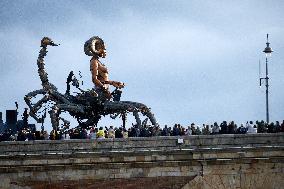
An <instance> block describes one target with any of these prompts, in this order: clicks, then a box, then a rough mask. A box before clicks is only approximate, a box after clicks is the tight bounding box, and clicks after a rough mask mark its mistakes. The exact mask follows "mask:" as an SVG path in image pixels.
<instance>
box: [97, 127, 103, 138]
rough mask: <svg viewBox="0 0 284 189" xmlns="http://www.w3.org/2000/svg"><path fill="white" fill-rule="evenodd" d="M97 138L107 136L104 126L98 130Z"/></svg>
mask: <svg viewBox="0 0 284 189" xmlns="http://www.w3.org/2000/svg"><path fill="white" fill-rule="evenodd" d="M97 138H105V132H104V129H103V127H100V128H99V130H98V132H97Z"/></svg>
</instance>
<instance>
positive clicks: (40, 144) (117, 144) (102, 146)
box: [0, 133, 284, 155]
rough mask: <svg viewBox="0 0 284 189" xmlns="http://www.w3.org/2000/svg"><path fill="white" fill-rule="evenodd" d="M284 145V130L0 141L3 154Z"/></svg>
mask: <svg viewBox="0 0 284 189" xmlns="http://www.w3.org/2000/svg"><path fill="white" fill-rule="evenodd" d="M280 146H282V147H283V146H284V133H261V134H235V135H233V134H224V135H192V136H169V137H162V136H159V137H148V138H141V137H137V138H126V139H96V140H87V139H86V140H81V139H73V140H53V141H50V140H41V141H12V142H0V154H2V155H3V154H19V153H36V154H38V153H40V154H41V153H43V154H44V153H50V152H53V153H56V152H81V151H83V152H89V151H91V152H104V151H105V152H106V151H114V150H115V151H125V150H131V151H141V150H142V151H143V150H172V149H194V150H199V149H208V148H209V149H233V148H250V147H280Z"/></svg>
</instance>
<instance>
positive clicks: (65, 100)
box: [24, 37, 158, 130]
mask: <svg viewBox="0 0 284 189" xmlns="http://www.w3.org/2000/svg"><path fill="white" fill-rule="evenodd" d="M93 42H96V41H93ZM48 46H58V44H55V43H54V42H53V41H52V40H51V39H50V38H48V37H44V38H43V39H42V40H41V47H42V48H41V50H40V51H39V56H38V59H37V66H38V74H39V77H40V80H41V85H42V89H39V90H35V91H32V92H29V93H28V94H27V95H26V96H25V97H24V100H25V102H26V104H27V105H28V107H29V112H30V113H29V115H30V116H31V117H32V118H34V119H35V120H36V121H37V122H38V123H42V122H43V121H44V120H43V118H42V117H40V116H39V114H40V110H42V109H43V108H44V107H46V106H50V110H49V111H48V113H49V114H50V118H51V124H52V127H53V129H54V130H60V126H59V122H60V121H62V122H63V124H64V125H65V126H66V127H65V129H67V128H68V127H69V125H70V122H69V121H68V120H65V119H64V118H62V117H60V115H61V113H63V112H68V113H69V114H70V115H71V116H73V117H74V118H76V119H77V121H78V123H79V125H78V127H80V128H86V129H88V128H89V127H90V126H94V125H97V123H98V122H99V120H100V119H101V117H102V116H107V115H110V117H111V118H113V119H115V118H117V117H118V116H120V117H122V120H123V126H125V122H126V115H127V114H128V113H132V114H133V116H134V117H135V121H136V125H137V126H138V127H141V126H142V125H144V124H146V123H147V121H148V119H149V120H150V122H151V124H152V125H157V124H158V123H157V121H156V119H155V117H154V115H153V114H152V113H151V110H150V108H148V107H147V106H146V105H144V104H142V103H138V102H131V101H120V96H121V93H122V91H121V90H120V89H118V88H116V89H115V90H114V91H113V92H112V93H111V95H112V99H104V98H101V96H100V94H98V92H97V91H96V90H95V89H91V90H87V91H84V90H82V89H81V88H80V87H79V81H78V80H77V79H76V77H75V76H74V73H73V72H72V71H71V72H70V74H69V76H68V78H67V82H66V83H67V89H66V92H65V94H62V93H60V92H58V90H57V88H56V87H55V86H54V85H53V84H51V83H50V82H49V80H48V74H47V73H46V71H45V62H44V58H45V56H46V54H47V52H48V51H47V47H48ZM70 83H72V85H73V86H75V87H76V88H77V89H79V90H80V92H79V93H77V94H76V95H71V94H70ZM38 95H40V96H42V98H41V99H40V100H38V101H37V102H35V103H32V101H33V99H34V98H37V97H38ZM141 115H142V116H143V117H146V119H145V120H144V121H142V120H141V118H140V117H141Z"/></svg>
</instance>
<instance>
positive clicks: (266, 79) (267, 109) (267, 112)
mask: <svg viewBox="0 0 284 189" xmlns="http://www.w3.org/2000/svg"><path fill="white" fill-rule="evenodd" d="M265 62H266V77H265V81H266V84H265V86H266V123H267V124H269V108H268V86H269V85H268V80H269V78H268V64H267V57H266V59H265Z"/></svg>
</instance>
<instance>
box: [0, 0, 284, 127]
mask: <svg viewBox="0 0 284 189" xmlns="http://www.w3.org/2000/svg"><path fill="white" fill-rule="evenodd" d="M283 10H284V1H281V0H279V1H276V0H274V1H273V0H272V1H265V0H255V1H253V0H251V1H245V0H244V1H227V0H226V1H222V0H220V1H214V0H213V1H211V0H207V1H205V0H204V1H200V0H196V1H188V0H185V1H166V0H161V1H147V0H146V1H138V0H137V1H118V0H114V1H103V0H102V1H67V0H66V1H63V0H59V1H55V0H52V1H39V0H38V1H34V0H28V1H10V0H9V1H8V0H7V1H6V0H1V1H0V81H1V85H0V91H1V93H0V104H1V106H0V111H2V112H4V111H5V110H6V109H13V108H14V102H15V101H18V102H19V105H20V114H22V111H23V109H24V107H25V104H24V102H23V97H24V95H25V94H27V93H28V92H29V91H32V90H35V89H39V88H41V86H40V80H39V77H38V74H37V66H36V59H37V56H38V51H39V49H40V47H39V42H40V40H41V38H42V37H43V36H49V37H51V38H52V39H53V40H54V41H55V42H58V43H61V46H59V47H53V48H52V47H51V48H50V49H49V53H48V55H47V58H46V69H47V71H48V74H49V80H50V81H51V82H52V83H53V84H55V85H56V86H57V87H58V88H59V90H60V91H61V92H64V91H65V81H66V77H67V75H68V73H69V71H70V70H73V71H75V72H76V73H78V72H79V70H80V71H81V72H82V73H83V79H84V86H83V88H85V89H87V88H91V87H92V83H91V74H90V72H89V59H90V57H87V56H86V55H85V54H84V52H83V44H84V42H85V41H86V40H87V39H89V38H90V37H91V36H94V35H98V36H100V37H101V38H103V39H104V41H105V43H106V44H107V50H108V56H107V58H106V59H104V60H103V62H104V63H105V64H106V65H107V66H108V68H109V70H110V79H112V80H118V81H123V82H125V83H126V85H127V86H126V88H125V89H124V94H123V99H124V100H132V101H138V102H144V103H145V104H147V105H148V106H150V107H151V108H152V110H153V112H154V113H155V115H156V117H157V119H158V121H159V122H160V123H161V124H173V123H176V122H178V123H181V124H184V125H187V124H189V123H191V122H195V123H198V124H202V123H212V122H214V121H218V122H220V121H222V120H228V121H230V120H235V121H236V122H237V123H242V122H246V121H247V120H260V119H265V89H264V87H263V88H261V89H260V88H259V80H258V77H259V71H258V70H259V69H258V61H259V60H260V61H261V63H262V68H264V60H265V56H264V54H263V53H262V50H263V49H264V48H265V45H266V44H265V43H266V33H269V34H270V42H271V46H272V48H273V49H274V50H275V52H274V53H273V55H272V57H271V59H270V60H269V73H270V115H271V120H272V121H275V120H283V119H284V98H283V96H284V90H283V87H284V77H283V72H284V64H283V59H284V53H283V51H284V39H283V33H284V13H283ZM262 73H264V69H262ZM262 76H263V75H262ZM107 120H108V119H106V120H105V121H107Z"/></svg>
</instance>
